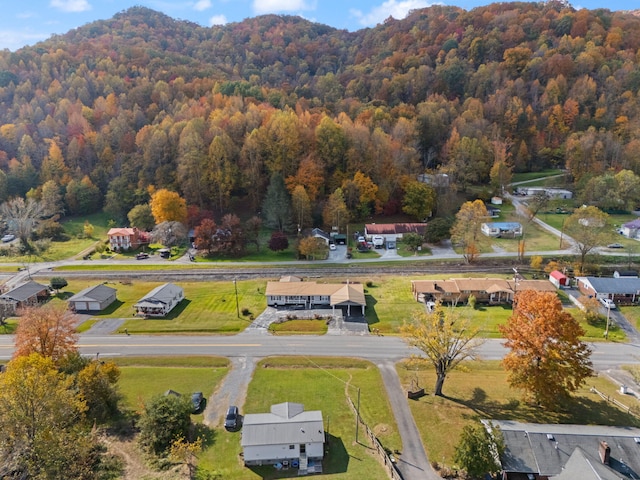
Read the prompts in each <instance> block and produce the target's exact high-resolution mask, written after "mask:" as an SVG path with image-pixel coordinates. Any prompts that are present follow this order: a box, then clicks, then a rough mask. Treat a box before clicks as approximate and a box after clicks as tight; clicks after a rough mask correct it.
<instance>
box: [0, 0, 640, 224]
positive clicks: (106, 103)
mask: <svg viewBox="0 0 640 480" xmlns="http://www.w3.org/2000/svg"><path fill="white" fill-rule="evenodd" d="M639 50H640V18H639V17H638V16H636V15H633V14H632V13H631V12H629V13H622V12H611V11H608V10H605V9H599V10H593V11H590V10H584V9H583V10H575V9H574V8H572V7H571V6H569V5H568V4H567V3H566V2H564V1H548V2H538V3H495V4H491V5H488V6H486V7H480V8H476V9H473V10H471V11H465V10H462V9H459V8H456V7H443V6H433V7H430V8H427V9H422V10H415V11H413V12H412V13H411V14H410V15H409V16H408V17H407V18H405V19H404V20H393V19H389V20H388V21H386V22H385V23H384V24H383V25H379V26H378V27H376V28H370V29H364V30H360V31H357V32H353V33H350V32H347V31H343V30H336V29H333V28H331V27H328V26H324V25H319V24H315V23H312V22H309V21H306V20H303V19H301V18H298V17H291V16H275V15H267V16H262V17H257V18H253V19H248V20H245V21H243V22H240V23H233V24H229V25H226V26H221V27H213V28H203V27H200V26H198V25H195V24H193V23H189V22H184V21H177V20H174V19H171V18H169V17H167V16H165V15H163V14H160V13H158V12H155V11H152V10H149V9H146V8H142V7H135V8H132V9H129V10H127V11H124V12H122V13H120V14H118V15H116V16H114V17H113V18H112V19H110V20H105V21H98V22H94V23H91V24H88V25H85V26H83V27H81V28H78V29H76V30H73V31H71V32H69V33H67V34H65V35H61V36H54V37H52V38H50V39H49V40H47V41H45V42H41V43H39V44H37V45H35V46H33V47H25V48H23V49H21V50H19V51H17V52H15V53H13V52H9V51H6V50H5V51H3V52H0V201H2V200H5V199H7V198H9V197H12V196H24V195H26V194H27V193H28V192H29V193H28V194H29V195H30V196H33V197H35V198H42V197H46V196H47V195H53V194H57V195H61V196H62V198H64V203H65V205H64V207H65V211H66V213H67V214H78V213H87V212H90V211H93V210H95V209H98V208H101V207H103V206H104V208H105V209H106V210H107V211H108V212H109V213H110V215H111V216H112V217H113V218H114V219H117V220H118V221H120V222H122V221H126V214H127V212H128V211H129V210H130V209H131V208H132V207H133V206H135V205H136V204H141V203H145V202H147V201H148V196H149V188H148V187H149V186H153V187H154V188H156V189H158V188H167V189H170V190H175V191H177V192H179V193H180V194H181V195H182V196H183V197H184V198H185V199H186V200H187V202H188V203H189V204H190V205H194V206H196V207H199V208H201V209H205V210H211V211H214V212H215V213H216V215H218V216H219V215H222V214H224V213H227V212H232V211H237V212H240V213H242V214H243V215H244V214H252V213H254V212H258V211H260V210H261V205H262V202H263V200H264V197H265V194H266V192H267V187H268V185H269V182H270V179H271V178H272V176H273V174H276V173H277V174H280V175H281V177H282V178H284V180H285V183H286V186H287V188H288V189H289V192H290V193H293V192H294V191H295V190H296V187H297V186H300V185H301V186H304V187H305V191H304V195H306V197H308V200H309V201H310V204H311V205H313V206H316V207H318V208H317V209H316V210H318V211H320V207H321V206H322V205H323V204H324V202H326V201H327V198H328V197H329V196H330V195H331V194H332V193H333V192H334V191H335V189H336V188H338V187H340V188H341V189H342V192H343V195H344V198H345V201H346V204H347V207H348V208H349V210H350V212H351V214H352V216H354V217H358V216H365V215H368V214H370V213H371V211H372V210H373V209H375V210H377V211H378V212H387V213H393V212H395V211H398V209H399V208H400V205H401V203H402V199H403V196H404V195H405V190H406V189H407V183H408V182H410V180H409V179H413V178H415V176H416V175H417V174H420V173H424V172H425V171H431V170H432V171H442V172H445V173H448V174H449V175H450V179H451V180H452V186H453V187H454V188H457V189H461V190H463V189H465V188H466V187H467V186H469V185H473V184H480V185H487V184H488V183H489V174H490V170H491V168H492V166H493V165H494V163H497V162H505V163H506V164H511V165H512V166H513V168H514V169H515V170H516V171H528V170H539V169H542V168H547V167H565V166H566V168H568V169H569V171H570V173H571V174H572V175H573V178H574V179H575V181H576V186H577V187H578V189H580V188H584V186H585V185H586V184H587V182H588V181H589V179H590V178H592V177H593V176H596V175H599V174H602V173H604V172H608V171H611V172H613V173H615V172H618V171H620V170H623V169H628V170H631V171H633V172H635V173H636V174H640V128H639V127H640V104H639V102H640V100H639V94H640V55H639V54H638V51H639ZM52 192H53V193H52ZM298 193H300V192H298ZM440 194H441V198H442V195H444V193H443V192H440ZM296 198H297V197H296ZM445 203H446V202H444V201H442V200H441V201H440V205H439V208H440V209H443V208H444V204H445ZM316 213H317V212H316ZM310 221H311V220H310V218H309V219H307V218H305V219H304V220H303V223H305V224H308V223H310ZM316 223H318V222H316Z"/></svg>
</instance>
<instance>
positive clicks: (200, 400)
mask: <svg viewBox="0 0 640 480" xmlns="http://www.w3.org/2000/svg"><path fill="white" fill-rule="evenodd" d="M191 404H192V405H193V409H192V410H191V411H192V412H193V413H200V411H201V410H202V407H203V406H204V395H203V394H202V392H195V393H192V394H191Z"/></svg>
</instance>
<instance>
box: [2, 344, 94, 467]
mask: <svg viewBox="0 0 640 480" xmlns="http://www.w3.org/2000/svg"><path fill="white" fill-rule="evenodd" d="M72 380H73V379H72V378H71V377H69V376H67V375H65V374H63V373H60V372H58V369H57V368H56V365H55V363H54V362H53V360H52V359H51V358H45V357H43V356H41V355H39V354H37V353H33V354H31V355H28V356H23V357H18V358H15V359H13V360H12V361H11V362H9V364H8V365H7V371H6V372H5V373H3V374H2V375H0V404H1V405H2V408H1V409H0V455H1V456H2V465H0V472H2V471H3V470H4V471H8V472H11V473H12V474H14V475H15V477H14V476H12V477H11V478H90V477H88V476H85V475H86V474H87V471H86V470H85V469H86V468H87V467H88V465H87V464H88V463H89V462H87V461H86V460H87V456H90V453H89V452H88V450H90V449H91V448H92V447H93V445H94V443H93V442H92V441H91V440H90V437H89V435H88V434H86V433H85V432H83V429H81V428H80V421H81V420H82V418H83V413H84V411H85V410H86V405H85V403H84V402H83V401H82V400H80V398H79V397H78V395H77V393H76V392H75V390H74V389H73V388H72ZM90 468H91V466H89V472H90V471H91V470H90ZM83 470H85V471H83Z"/></svg>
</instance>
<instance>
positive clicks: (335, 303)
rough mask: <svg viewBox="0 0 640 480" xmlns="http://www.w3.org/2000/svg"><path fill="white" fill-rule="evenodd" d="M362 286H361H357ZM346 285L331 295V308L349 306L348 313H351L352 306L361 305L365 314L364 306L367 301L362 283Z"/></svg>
mask: <svg viewBox="0 0 640 480" xmlns="http://www.w3.org/2000/svg"><path fill="white" fill-rule="evenodd" d="M357 287H360V288H357ZM357 287H356V286H355V285H349V284H347V285H345V286H344V287H342V288H340V290H338V291H337V292H335V293H334V294H332V295H331V308H332V309H333V310H334V311H335V309H336V307H347V315H351V307H352V306H354V307H358V306H359V307H360V308H361V309H362V315H364V307H366V305H367V301H366V299H365V297H364V290H363V289H362V285H357Z"/></svg>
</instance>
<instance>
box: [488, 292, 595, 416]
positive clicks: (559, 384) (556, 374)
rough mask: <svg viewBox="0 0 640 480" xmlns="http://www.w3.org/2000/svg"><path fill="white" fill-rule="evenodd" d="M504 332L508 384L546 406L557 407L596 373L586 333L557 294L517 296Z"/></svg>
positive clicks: (532, 293) (518, 294) (504, 363)
mask: <svg viewBox="0 0 640 480" xmlns="http://www.w3.org/2000/svg"><path fill="white" fill-rule="evenodd" d="M500 332H501V333H502V335H503V336H504V338H505V339H506V342H505V346H506V347H507V348H508V349H509V350H510V351H509V353H507V355H506V356H505V357H504V359H503V361H502V363H503V365H504V367H505V369H506V370H507V371H508V373H509V377H508V381H509V384H510V385H511V386H512V387H515V388H518V389H521V390H524V392H525V394H526V395H527V396H528V397H529V398H531V399H533V400H534V401H535V402H537V403H538V404H540V405H542V406H544V407H546V408H557V407H558V406H559V405H561V403H559V402H561V401H562V400H565V399H566V398H567V397H569V396H570V394H571V393H573V392H575V391H576V390H577V389H578V388H579V387H580V386H581V385H582V384H583V383H584V381H585V380H586V379H587V378H588V377H589V376H590V375H592V373H593V370H592V368H591V360H590V359H589V357H590V355H591V349H590V348H589V347H588V346H587V345H586V344H585V343H584V342H582V341H581V340H580V337H581V336H582V335H584V330H583V329H582V327H581V326H580V324H579V323H578V322H577V320H576V319H574V318H573V316H571V315H570V314H569V313H568V312H565V311H564V310H563V308H562V302H561V301H560V299H559V298H558V297H557V295H556V294H555V293H553V292H535V291H522V292H518V293H517V294H516V297H515V299H514V313H513V315H512V316H511V317H510V318H509V321H508V322H507V323H506V324H504V325H501V326H500Z"/></svg>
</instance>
